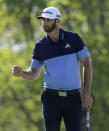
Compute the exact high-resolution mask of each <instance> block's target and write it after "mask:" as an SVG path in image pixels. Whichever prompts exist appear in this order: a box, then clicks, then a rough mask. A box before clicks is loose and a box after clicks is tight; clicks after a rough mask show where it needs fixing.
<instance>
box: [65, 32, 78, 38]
mask: <svg viewBox="0 0 109 131" xmlns="http://www.w3.org/2000/svg"><path fill="white" fill-rule="evenodd" d="M64 34H65V37H67V38H68V37H71V38H78V37H80V36H79V34H78V33H76V32H72V31H67V30H64Z"/></svg>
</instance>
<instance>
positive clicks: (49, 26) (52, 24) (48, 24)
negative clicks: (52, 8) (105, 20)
mask: <svg viewBox="0 0 109 131" xmlns="http://www.w3.org/2000/svg"><path fill="white" fill-rule="evenodd" d="M42 25H43V29H44V31H45V32H46V33H50V32H52V31H53V30H54V29H55V28H56V19H48V18H42Z"/></svg>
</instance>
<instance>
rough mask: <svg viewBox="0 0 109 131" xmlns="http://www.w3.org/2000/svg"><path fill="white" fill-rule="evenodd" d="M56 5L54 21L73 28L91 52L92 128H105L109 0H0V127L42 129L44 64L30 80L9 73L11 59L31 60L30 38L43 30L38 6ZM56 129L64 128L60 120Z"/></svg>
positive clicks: (22, 62)
mask: <svg viewBox="0 0 109 131" xmlns="http://www.w3.org/2000/svg"><path fill="white" fill-rule="evenodd" d="M47 6H55V7H57V8H59V9H60V11H61V14H62V18H61V23H60V26H61V27H62V28H64V29H66V30H70V31H74V32H78V33H79V34H80V35H81V37H82V38H83V40H84V42H85V43H86V45H87V47H88V49H89V50H90V53H91V58H92V63H93V70H94V71H93V83H92V91H93V94H94V96H95V103H94V108H93V127H92V128H93V131H102V130H104V131H108V129H109V124H108V121H109V117H108V116H109V111H108V109H109V90H108V76H109V70H108V67H109V61H108V57H109V51H108V49H109V44H108V41H109V37H108V36H109V31H108V28H109V17H108V16H109V15H108V9H109V2H108V1H107V0H104V1H102V0H99V1H98V0H92V1H87V0H81V1H79V0H64V1H62V0H52V1H51V0H48V1H46V0H41V1H40V0H37V1H36V0H32V1H30V0H22V1H21V0H18V1H17V0H4V1H3V0H0V19H1V21H0V36H1V38H0V60H1V62H0V116H1V119H0V131H2V130H3V131H30V130H31V131H42V130H44V123H43V115H42V107H41V101H40V97H41V93H42V91H43V88H42V86H43V78H44V68H43V69H42V72H41V75H40V78H39V79H38V80H36V81H26V80H23V79H22V78H15V77H13V76H12V75H11V70H12V68H13V66H14V65H15V64H17V65H19V66H21V67H22V68H24V69H27V68H28V67H29V66H30V63H31V57H32V51H33V47H34V43H35V41H37V40H39V39H40V38H41V37H43V36H44V35H45V33H44V32H43V31H42V27H41V21H38V20H36V16H37V15H40V13H41V12H42V9H43V8H45V7H47ZM61 129H62V130H63V131H64V126H63V123H62V127H61Z"/></svg>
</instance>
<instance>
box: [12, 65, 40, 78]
mask: <svg viewBox="0 0 109 131" xmlns="http://www.w3.org/2000/svg"><path fill="white" fill-rule="evenodd" d="M12 75H13V76H16V77H22V78H24V79H26V80H35V79H37V78H38V76H39V75H40V69H38V68H29V69H28V70H23V69H22V68H21V67H19V66H16V65H15V66H14V67H13V69H12Z"/></svg>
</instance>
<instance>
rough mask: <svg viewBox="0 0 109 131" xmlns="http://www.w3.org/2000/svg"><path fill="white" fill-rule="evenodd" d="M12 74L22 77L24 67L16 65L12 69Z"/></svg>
mask: <svg viewBox="0 0 109 131" xmlns="http://www.w3.org/2000/svg"><path fill="white" fill-rule="evenodd" d="M12 75H14V76H16V77H21V76H22V75H23V69H22V68H21V67H19V66H17V65H15V66H14V67H13V69H12Z"/></svg>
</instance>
